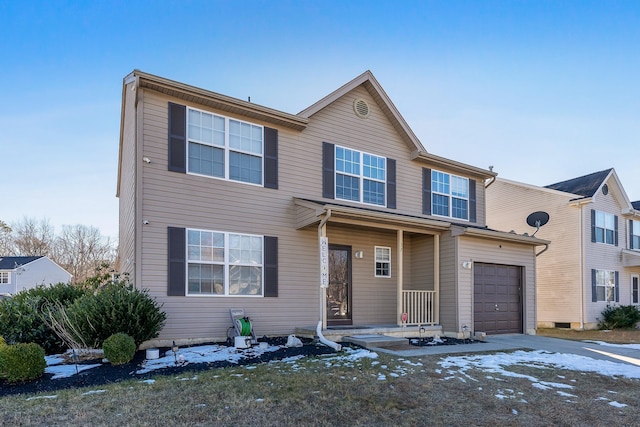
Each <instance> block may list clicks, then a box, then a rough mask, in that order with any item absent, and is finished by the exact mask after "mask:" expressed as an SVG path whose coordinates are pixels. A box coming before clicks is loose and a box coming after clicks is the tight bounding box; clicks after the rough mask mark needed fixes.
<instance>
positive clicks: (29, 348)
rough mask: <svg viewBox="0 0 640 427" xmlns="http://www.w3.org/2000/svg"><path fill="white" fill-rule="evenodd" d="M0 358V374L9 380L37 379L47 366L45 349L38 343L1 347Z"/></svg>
mask: <svg viewBox="0 0 640 427" xmlns="http://www.w3.org/2000/svg"><path fill="white" fill-rule="evenodd" d="M0 360H1V361H2V363H1V364H0V367H1V371H0V376H3V377H6V378H7V380H8V381H9V382H18V381H28V380H35V379H36V378H40V377H41V376H42V374H44V369H45V368H46V367H47V362H46V361H45V359H44V349H43V348H42V347H40V346H39V345H38V344H36V343H28V344H25V343H18V344H14V345H5V346H3V347H0Z"/></svg>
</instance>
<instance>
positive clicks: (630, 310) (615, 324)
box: [599, 305, 640, 329]
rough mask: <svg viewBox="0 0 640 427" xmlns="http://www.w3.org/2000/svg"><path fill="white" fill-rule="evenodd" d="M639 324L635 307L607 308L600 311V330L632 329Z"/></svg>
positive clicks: (639, 319)
mask: <svg viewBox="0 0 640 427" xmlns="http://www.w3.org/2000/svg"><path fill="white" fill-rule="evenodd" d="M638 322H640V311H639V310H638V307H636V306H635V305H622V306H618V307H614V306H610V305H609V306H607V308H605V309H604V310H603V311H602V322H600V325H599V326H600V329H616V328H633V327H635V326H636V324H637V323H638Z"/></svg>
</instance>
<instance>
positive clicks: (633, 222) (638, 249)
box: [628, 220, 640, 251]
mask: <svg viewBox="0 0 640 427" xmlns="http://www.w3.org/2000/svg"><path fill="white" fill-rule="evenodd" d="M636 224H637V225H638V227H639V228H640V221H636V220H632V221H631V233H630V234H631V239H633V237H634V236H636V237H640V234H635V233H634V232H633V229H634V228H635V225H636ZM628 246H629V248H631V246H632V242H629V245H628ZM631 250H632V251H640V248H633V249H631Z"/></svg>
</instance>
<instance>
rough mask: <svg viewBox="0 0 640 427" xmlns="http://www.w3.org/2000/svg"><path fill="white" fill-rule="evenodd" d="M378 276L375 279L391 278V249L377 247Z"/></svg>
mask: <svg viewBox="0 0 640 427" xmlns="http://www.w3.org/2000/svg"><path fill="white" fill-rule="evenodd" d="M375 252H376V254H375V256H376V274H375V277H391V248H389V247H382V246H376V247H375Z"/></svg>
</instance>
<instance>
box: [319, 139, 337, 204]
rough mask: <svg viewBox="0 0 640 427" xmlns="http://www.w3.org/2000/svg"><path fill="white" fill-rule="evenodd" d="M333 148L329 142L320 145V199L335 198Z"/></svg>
mask: <svg viewBox="0 0 640 427" xmlns="http://www.w3.org/2000/svg"><path fill="white" fill-rule="evenodd" d="M335 155H336V153H335V148H334V145H333V144H331V143H329V142H323V143H322V197H326V198H327V199H333V198H335V193H334V188H335V166H334V164H335Z"/></svg>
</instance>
